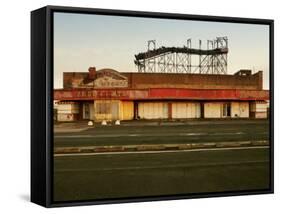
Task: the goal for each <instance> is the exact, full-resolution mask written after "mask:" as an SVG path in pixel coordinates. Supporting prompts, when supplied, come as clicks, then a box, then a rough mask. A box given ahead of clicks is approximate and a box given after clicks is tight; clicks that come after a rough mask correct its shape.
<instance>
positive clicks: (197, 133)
mask: <svg viewBox="0 0 281 214" xmlns="http://www.w3.org/2000/svg"><path fill="white" fill-rule="evenodd" d="M243 134H246V133H245V132H221V133H220V132H215V133H203V132H187V133H173V134H165V133H161V134H111V135H107V134H106V135H58V136H54V137H55V138H112V137H138V136H140V137H157V136H161V137H165V136H167V137H169V136H208V135H243ZM261 134H263V133H261Z"/></svg>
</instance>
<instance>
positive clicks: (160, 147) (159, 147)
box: [54, 141, 269, 154]
mask: <svg viewBox="0 0 281 214" xmlns="http://www.w3.org/2000/svg"><path fill="white" fill-rule="evenodd" d="M251 146H269V141H241V142H218V143H213V142H210V143H186V144H151V145H124V146H85V147H58V148H54V154H73V153H103V152H138V151H164V150H170V151H172V150H192V149H208V148H236V147H251Z"/></svg>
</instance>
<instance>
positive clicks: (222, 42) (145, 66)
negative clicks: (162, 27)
mask: <svg viewBox="0 0 281 214" xmlns="http://www.w3.org/2000/svg"><path fill="white" fill-rule="evenodd" d="M191 44H192V43H191V39H188V40H187V43H186V46H183V47H164V46H162V47H160V48H157V47H156V40H149V41H148V46H147V51H146V52H142V53H138V54H136V55H135V61H134V62H135V65H136V66H137V67H138V71H139V72H146V73H149V72H150V73H200V74H226V73H227V54H228V39H227V37H217V38H216V39H214V40H207V49H202V48H201V47H202V41H201V40H199V48H198V49H195V48H192V46H191ZM194 55H195V56H198V57H199V58H198V60H197V62H198V63H196V64H195V63H192V62H194V60H192V56H194Z"/></svg>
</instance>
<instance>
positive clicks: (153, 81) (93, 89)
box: [54, 67, 269, 121]
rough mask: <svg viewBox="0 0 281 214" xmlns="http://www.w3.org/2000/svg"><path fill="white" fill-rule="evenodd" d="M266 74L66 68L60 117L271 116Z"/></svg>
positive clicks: (58, 99) (58, 98)
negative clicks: (74, 69)
mask: <svg viewBox="0 0 281 214" xmlns="http://www.w3.org/2000/svg"><path fill="white" fill-rule="evenodd" d="M262 85H263V74H262V71H259V72H257V73H255V74H252V72H251V70H240V71H238V72H236V73H235V74H233V75H214V74H186V73H185V74H179V73H176V74H175V73H136V72H132V73H124V72H118V71H116V70H113V69H101V70H96V69H95V67H90V68H89V71H88V72H83V73H82V72H66V73H63V88H62V89H55V90H54V100H55V106H56V107H55V108H56V111H55V112H57V115H56V117H55V118H56V120H58V121H75V120H93V121H102V120H106V121H114V120H134V119H135V120H137V119H157V120H178V119H192V118H193V119H196V118H266V117H267V111H268V106H269V91H268V90H263V86H262Z"/></svg>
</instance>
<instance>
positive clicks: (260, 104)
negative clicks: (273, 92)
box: [250, 101, 268, 118]
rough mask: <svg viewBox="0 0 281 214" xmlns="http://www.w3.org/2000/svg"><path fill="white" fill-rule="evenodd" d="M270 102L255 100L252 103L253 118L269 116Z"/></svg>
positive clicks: (251, 112)
mask: <svg viewBox="0 0 281 214" xmlns="http://www.w3.org/2000/svg"><path fill="white" fill-rule="evenodd" d="M267 108H268V103H267V102H264V101H255V102H252V103H251V105H250V114H251V117H252V118H267Z"/></svg>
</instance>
